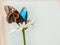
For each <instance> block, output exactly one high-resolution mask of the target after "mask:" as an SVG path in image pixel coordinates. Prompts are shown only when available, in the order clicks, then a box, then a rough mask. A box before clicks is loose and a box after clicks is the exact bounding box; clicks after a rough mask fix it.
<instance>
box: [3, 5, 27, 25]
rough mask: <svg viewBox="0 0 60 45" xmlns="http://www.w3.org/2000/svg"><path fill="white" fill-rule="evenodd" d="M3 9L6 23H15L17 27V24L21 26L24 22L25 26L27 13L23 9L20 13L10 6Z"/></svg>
mask: <svg viewBox="0 0 60 45" xmlns="http://www.w3.org/2000/svg"><path fill="white" fill-rule="evenodd" d="M4 8H5V11H6V14H7V22H8V23H12V22H16V23H17V24H18V25H19V23H21V24H22V23H23V22H25V24H26V22H27V16H28V12H27V9H26V8H25V7H23V8H22V10H21V12H20V13H19V12H18V11H17V10H16V9H15V8H13V7H11V6H5V7H4Z"/></svg>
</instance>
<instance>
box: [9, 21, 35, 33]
mask: <svg viewBox="0 0 60 45" xmlns="http://www.w3.org/2000/svg"><path fill="white" fill-rule="evenodd" d="M33 24H34V22H33V21H30V22H29V23H27V24H25V22H23V24H20V26H16V28H14V29H12V30H11V31H10V32H9V34H11V33H13V32H14V31H17V32H18V31H20V30H23V29H25V30H27V29H30V28H31V27H32V26H33Z"/></svg>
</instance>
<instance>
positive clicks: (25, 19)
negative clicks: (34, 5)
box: [20, 7, 28, 21]
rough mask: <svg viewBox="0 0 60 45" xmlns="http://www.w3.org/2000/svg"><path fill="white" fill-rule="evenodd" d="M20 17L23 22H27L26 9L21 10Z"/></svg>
mask: <svg viewBox="0 0 60 45" xmlns="http://www.w3.org/2000/svg"><path fill="white" fill-rule="evenodd" d="M20 15H21V16H22V18H23V19H24V21H27V16H28V11H27V8H26V7H23V8H22V10H21V12H20Z"/></svg>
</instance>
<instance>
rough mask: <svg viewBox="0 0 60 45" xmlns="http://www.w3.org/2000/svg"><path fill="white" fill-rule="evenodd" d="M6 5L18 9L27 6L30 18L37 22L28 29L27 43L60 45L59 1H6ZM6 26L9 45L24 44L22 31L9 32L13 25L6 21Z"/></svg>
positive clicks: (28, 44) (32, 44)
mask: <svg viewBox="0 0 60 45" xmlns="http://www.w3.org/2000/svg"><path fill="white" fill-rule="evenodd" d="M4 5H11V6H13V7H15V8H16V9H17V10H18V11H20V10H21V8H22V7H23V6H25V7H27V9H28V12H29V18H30V19H32V20H34V22H35V23H36V26H34V27H33V28H31V29H29V30H26V41H27V45H60V7H59V5H58V3H57V2H54V1H42V2H41V1H40V2H39V1H37V2H36V1H35V2H32V1H30V2H29V1H27V2H26V1H25V2H4ZM4 16H5V15H4ZM5 27H6V32H7V34H6V35H7V40H8V45H23V38H22V32H21V31H19V32H17V31H14V32H13V33H11V34H9V31H10V30H12V29H13V25H8V24H7V23H6V26H5Z"/></svg>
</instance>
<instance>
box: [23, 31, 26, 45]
mask: <svg viewBox="0 0 60 45" xmlns="http://www.w3.org/2000/svg"><path fill="white" fill-rule="evenodd" d="M22 34H23V41H24V45H26V38H25V30H22Z"/></svg>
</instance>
